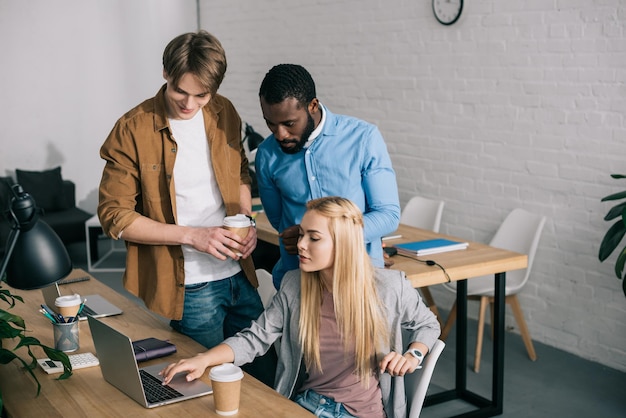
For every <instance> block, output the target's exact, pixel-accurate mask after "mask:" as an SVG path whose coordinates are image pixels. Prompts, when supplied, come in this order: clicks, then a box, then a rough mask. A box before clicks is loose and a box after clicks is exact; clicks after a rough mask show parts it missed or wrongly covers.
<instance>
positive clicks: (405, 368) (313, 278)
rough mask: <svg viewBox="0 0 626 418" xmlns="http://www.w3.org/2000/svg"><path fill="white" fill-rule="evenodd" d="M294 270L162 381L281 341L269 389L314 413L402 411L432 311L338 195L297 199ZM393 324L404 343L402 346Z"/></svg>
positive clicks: (428, 344)
mask: <svg viewBox="0 0 626 418" xmlns="http://www.w3.org/2000/svg"><path fill="white" fill-rule="evenodd" d="M298 254H299V258H300V269H299V270H292V271H290V272H288V273H287V274H286V275H285V278H284V280H283V282H282V284H281V288H280V290H279V292H278V293H277V294H276V296H274V299H273V300H272V302H271V304H270V306H268V308H267V309H266V310H265V312H264V313H263V314H262V315H261V316H260V317H259V318H258V319H257V320H256V321H254V322H253V323H252V325H251V326H250V328H247V329H245V330H243V331H241V332H240V333H238V334H236V335H235V336H234V337H231V338H228V339H227V340H225V341H224V342H223V343H222V344H220V345H218V346H216V347H214V348H212V349H211V350H209V351H206V352H204V353H202V354H198V355H197V356H196V357H193V358H190V359H186V360H181V361H179V362H178V363H176V364H171V365H169V366H168V367H166V368H165V369H164V370H163V371H162V372H161V374H162V375H163V376H164V382H165V383H167V382H169V381H170V379H171V378H172V377H173V376H174V374H176V373H179V372H187V373H188V374H187V380H193V379H197V378H198V377H200V376H202V374H203V373H204V371H205V369H206V368H207V367H209V366H214V365H217V364H221V363H227V362H233V363H235V364H237V365H242V364H246V363H249V362H251V361H252V360H253V359H254V358H255V356H259V355H262V354H263V353H265V352H266V351H267V350H268V349H269V348H270V347H271V346H272V344H273V343H274V341H276V340H277V339H279V338H281V344H280V352H279V353H278V357H279V358H278V367H277V370H276V381H275V385H274V386H275V388H276V390H277V391H278V392H279V393H281V394H282V395H284V396H286V397H288V398H291V399H293V400H295V401H296V402H298V403H299V404H300V405H301V406H303V407H304V408H306V409H308V410H309V411H311V412H313V413H314V414H315V415H317V416H319V417H333V418H336V417H359V418H363V417H367V418H370V417H372V418H374V417H376V418H381V417H389V418H391V417H396V418H404V417H405V416H406V399H405V395H404V378H403V376H404V375H405V374H406V373H412V372H414V371H415V370H416V369H417V368H418V367H419V365H420V362H421V361H420V360H419V359H418V357H419V355H418V356H414V355H413V354H411V353H410V352H408V350H410V349H416V350H418V351H419V352H420V353H421V354H422V355H423V356H425V355H426V354H427V353H428V351H429V349H430V348H432V346H433V344H434V343H435V341H436V339H437V338H438V337H439V334H440V329H439V323H438V322H437V319H436V317H435V316H434V315H433V314H432V312H431V311H430V310H429V309H428V307H427V306H426V305H425V304H424V303H423V302H422V300H421V299H420V297H419V293H418V292H417V291H416V290H415V289H413V288H412V287H411V284H410V283H409V281H408V280H406V278H405V275H404V273H402V272H400V271H395V270H384V269H375V268H374V267H373V266H372V264H371V262H370V260H369V257H368V255H367V252H366V251H365V243H364V240H363V216H362V214H361V212H360V211H359V209H358V208H357V206H356V205H354V204H353V203H352V202H351V201H349V200H347V199H344V198H340V197H325V198H321V199H316V200H312V201H310V202H309V203H308V204H307V212H306V213H305V214H304V217H303V218H302V222H301V223H300V238H299V240H298ZM402 330H405V331H406V332H407V333H408V335H409V336H410V341H412V342H411V343H410V344H409V346H408V347H405V346H403V343H402Z"/></svg>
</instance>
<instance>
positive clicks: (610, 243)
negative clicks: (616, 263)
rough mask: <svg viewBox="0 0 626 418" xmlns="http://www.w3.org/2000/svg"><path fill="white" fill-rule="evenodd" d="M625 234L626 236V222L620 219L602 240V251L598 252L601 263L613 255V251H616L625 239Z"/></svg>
mask: <svg viewBox="0 0 626 418" xmlns="http://www.w3.org/2000/svg"><path fill="white" fill-rule="evenodd" d="M624 234H626V226H624V222H622V220H621V219H620V220H619V221H617V222H615V223H614V224H613V225H612V226H611V227H610V228H609V230H608V231H606V234H605V235H604V238H603V239H602V243H601V244H600V251H599V252H598V258H599V259H600V261H604V260H606V259H607V258H608V257H609V256H610V255H611V253H612V252H613V250H615V248H617V246H618V245H619V243H620V242H621V241H622V238H624Z"/></svg>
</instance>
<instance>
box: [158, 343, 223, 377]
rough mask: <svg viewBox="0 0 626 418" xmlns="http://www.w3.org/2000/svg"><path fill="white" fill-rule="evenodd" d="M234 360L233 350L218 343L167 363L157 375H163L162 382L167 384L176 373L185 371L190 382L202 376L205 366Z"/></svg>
mask: <svg viewBox="0 0 626 418" xmlns="http://www.w3.org/2000/svg"><path fill="white" fill-rule="evenodd" d="M234 360H235V353H233V350H232V349H231V348H230V347H229V346H227V345H226V344H219V345H217V346H215V347H213V348H212V349H210V350H209V351H205V352H204V353H200V354H198V355H197V356H195V357H191V358H188V359H183V360H180V361H178V362H177V363H172V364H170V365H168V366H167V367H166V368H164V369H163V370H161V371H160V372H159V375H161V376H163V384H164V385H167V384H168V383H169V382H171V380H172V378H173V377H174V376H175V375H176V374H177V373H181V372H187V376H186V377H185V379H187V381H188V382H191V381H192V380H196V379H198V378H200V377H202V375H203V374H204V371H205V370H206V368H207V367H209V366H215V365H217V364H222V363H232V362H233V361H234Z"/></svg>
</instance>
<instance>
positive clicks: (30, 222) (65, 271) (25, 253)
mask: <svg viewBox="0 0 626 418" xmlns="http://www.w3.org/2000/svg"><path fill="white" fill-rule="evenodd" d="M11 191H12V192H13V197H12V198H11V204H10V208H9V210H8V211H7V214H8V215H9V222H10V223H11V232H10V234H9V238H8V240H7V250H6V254H5V257H4V260H2V267H1V268H0V279H2V277H4V273H5V271H6V273H7V276H6V282H7V284H8V285H9V286H11V287H13V288H16V289H22V290H30V289H39V288H42V287H46V286H48V285H50V284H52V283H54V282H57V281H59V280H61V279H62V278H64V277H66V276H67V275H69V274H70V273H71V271H72V261H71V260H70V256H69V254H68V253H67V250H66V249H65V245H63V241H61V238H59V236H58V235H57V234H56V233H55V232H54V231H53V230H52V228H51V227H50V226H49V225H48V224H47V223H45V222H44V221H42V220H40V219H39V214H40V212H41V211H40V209H38V208H37V205H36V204H35V199H33V198H32V197H31V196H30V195H29V194H28V193H26V192H25V191H24V189H22V186H20V185H19V184H14V185H13V186H12V190H11Z"/></svg>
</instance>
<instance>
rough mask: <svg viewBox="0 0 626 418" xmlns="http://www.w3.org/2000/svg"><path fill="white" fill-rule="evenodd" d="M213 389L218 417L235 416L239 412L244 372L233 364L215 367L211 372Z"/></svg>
mask: <svg viewBox="0 0 626 418" xmlns="http://www.w3.org/2000/svg"><path fill="white" fill-rule="evenodd" d="M209 378H210V379H211V386H212V387H213V401H214V403H215V412H216V413H217V414H218V415H224V416H229V415H235V414H237V413H238V412H239V400H240V397H241V379H243V371H242V370H241V368H239V367H237V366H235V365H234V364H232V363H224V364H222V365H220V366H215V367H213V368H212V369H211V371H210V372H209Z"/></svg>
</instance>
